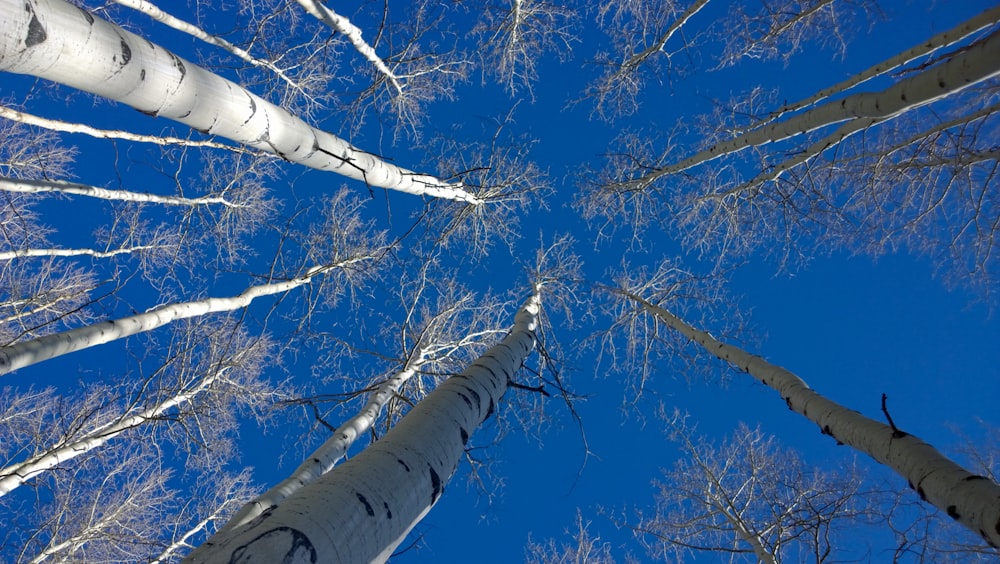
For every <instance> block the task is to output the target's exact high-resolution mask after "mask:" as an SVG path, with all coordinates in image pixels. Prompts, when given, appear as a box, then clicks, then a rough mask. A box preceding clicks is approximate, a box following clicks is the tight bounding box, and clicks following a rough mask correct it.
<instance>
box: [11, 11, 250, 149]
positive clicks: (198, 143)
mask: <svg viewBox="0 0 1000 564" xmlns="http://www.w3.org/2000/svg"><path fill="white" fill-rule="evenodd" d="M0 15H2V14H0ZM0 117H3V118H7V119H9V120H11V121H16V122H19V123H23V124H25V125H34V126H36V127H43V128H45V129H50V130H52V131H62V132H63V133H80V134H82V135H89V136H91V137H93V138H95V139H122V140H124V141H134V142H136V143H151V144H153V145H161V146H169V145H181V146H184V147H208V148H212V149H223V150H226V151H233V152H236V153H244V152H250V151H249V150H248V149H244V148H243V147H238V146H236V145H226V144H225V143H219V142H218V141H208V140H205V139H202V140H198V139H181V138H180V137H164V136H161V135H142V134H139V133H132V132H129V131H121V130H117V129H98V128H96V127H90V126H89V125H83V124H82V123H70V122H66V121H59V120H57V119H48V118H43V117H40V116H36V115H33V114H29V113H27V112H21V111H18V110H14V109H11V108H8V107H6V106H0Z"/></svg>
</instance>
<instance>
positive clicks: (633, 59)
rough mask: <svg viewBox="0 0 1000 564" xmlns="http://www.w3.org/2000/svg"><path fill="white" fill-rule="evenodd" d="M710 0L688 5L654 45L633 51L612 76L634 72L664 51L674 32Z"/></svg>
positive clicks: (700, 0)
mask: <svg viewBox="0 0 1000 564" xmlns="http://www.w3.org/2000/svg"><path fill="white" fill-rule="evenodd" d="M708 1H709V0H697V1H696V2H695V3H694V4H692V5H691V6H690V7H688V9H687V10H685V11H684V13H683V14H681V15H680V17H679V18H677V21H675V22H674V23H672V24H670V27H668V28H667V31H665V32H664V33H663V35H661V36H660V37H659V38H658V39H657V40H656V41H654V42H653V44H652V45H650V46H649V47H647V48H645V49H643V50H642V51H640V52H638V53H633V54H632V56H630V57H629V58H628V59H626V60H625V61H623V62H622V64H621V66H620V67H619V70H618V72H616V73H615V74H613V75H612V76H611V78H612V79H614V77H619V76H622V75H623V74H626V73H629V72H632V71H633V70H635V69H636V68H637V67H638V66H639V65H641V64H642V63H643V62H644V61H645V60H646V59H648V58H650V57H652V56H653V55H655V54H656V53H659V52H662V51H663V49H664V48H665V47H666V46H667V41H670V38H671V37H673V36H674V34H675V33H677V31H678V30H679V29H681V28H682V27H684V24H686V23H687V22H688V20H690V19H691V18H693V17H694V16H695V14H697V13H698V12H700V11H701V9H702V8H704V7H705V5H706V4H708Z"/></svg>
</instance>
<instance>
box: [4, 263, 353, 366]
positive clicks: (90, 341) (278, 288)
mask: <svg viewBox="0 0 1000 564" xmlns="http://www.w3.org/2000/svg"><path fill="white" fill-rule="evenodd" d="M361 260H365V259H364V258H353V259H348V260H345V261H341V262H339V263H336V264H334V265H325V266H317V267H313V268H311V269H309V271H307V272H306V273H305V274H304V275H302V276H300V277H298V278H295V279H294V280H289V281H287V282H275V283H272V284H261V285H259V286H251V287H249V288H247V289H246V290H244V291H243V292H242V293H240V294H239V295H237V296H231V297H228V298H205V299H203V300H197V301H193V302H181V303H175V304H168V305H164V306H160V307H157V308H153V309H151V310H149V311H147V312H145V313H140V314H136V315H131V316H128V317H123V318H121V319H113V320H110V321H104V322H101V323H97V324H95V325H88V326H86V327H79V328H77V329H71V330H69V331H64V332H61V333H55V334H52V335H45V336H44V337H38V338H37V339H32V340H30V341H23V342H20V343H17V344H14V345H10V346H6V347H0V375H3V374H7V373H9V372H13V371H14V370H17V369H19V368H24V367H25V366H31V365H32V364H37V363H39V362H42V361H45V360H49V359H50V358H54V357H57V356H62V355H64V354H69V353H71V352H76V351H79V350H83V349H86V348H90V347H94V346H97V345H103V344H104V343H110V342H111V341H114V340H116V339H122V338H124V337H128V336H131V335H135V334H137V333H143V332H146V331H152V330H153V329H156V328H158V327H162V326H164V325H166V324H168V323H171V322H173V321H177V320H178V319H188V318H191V317H198V316H200V315H205V314H208V313H216V312H220V311H233V310H236V309H239V308H242V307H246V306H248V305H250V302H252V301H253V300H254V299H256V298H259V297H261V296H270V295H273V294H279V293H281V292H287V291H289V290H292V289H294V288H298V287H299V286H302V285H304V284H308V283H309V282H310V281H311V280H312V278H313V277H314V276H316V275H318V274H320V273H321V272H326V271H327V270H329V269H331V268H340V267H344V266H347V265H349V264H352V263H354V262H358V261H361Z"/></svg>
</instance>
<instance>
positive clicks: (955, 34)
mask: <svg viewBox="0 0 1000 564" xmlns="http://www.w3.org/2000/svg"><path fill="white" fill-rule="evenodd" d="M998 21H1000V6H996V7H994V8H990V9H989V10H986V11H985V12H983V13H982V14H979V15H978V16H976V17H974V18H971V19H969V20H966V21H964V22H962V23H961V24H959V25H958V26H956V27H953V28H952V29H949V30H948V31H945V32H942V33H939V34H937V35H935V36H934V37H932V38H930V39H928V40H927V41H925V42H923V43H921V44H920V45H916V46H914V47H911V48H910V49H907V50H906V51H903V52H902V53H900V54H898V55H896V56H895V57H891V58H889V59H886V60H884V61H882V62H881V63H879V64H877V65H873V66H871V67H869V68H868V69H866V70H864V71H862V72H859V73H858V74H856V75H854V76H852V77H851V78H848V79H847V80H844V81H842V82H838V83H837V84H834V85H833V86H831V87H829V88H825V89H823V90H820V91H819V92H817V93H816V94H813V95H812V96H810V97H808V98H805V99H802V100H799V101H798V102H795V103H794V104H788V105H785V106H783V107H782V108H781V109H780V110H778V111H776V112H775V113H774V114H773V115H771V116H770V118H769V121H770V120H775V119H777V118H779V117H781V116H783V115H784V114H786V113H788V112H794V111H796V110H800V109H802V108H807V107H809V106H812V105H814V104H816V103H817V102H821V101H823V100H825V99H827V98H829V97H830V96H834V95H836V94H837V93H838V92H845V91H847V90H848V89H850V88H854V87H855V86H857V85H859V84H861V83H864V82H867V81H869V80H871V79H873V78H876V77H879V76H883V75H885V74H887V73H889V72H892V71H893V70H895V69H897V68H899V67H902V66H903V65H906V64H909V63H912V62H913V61H915V60H917V59H919V58H921V57H926V56H927V55H930V54H931V53H934V52H935V51H939V50H941V49H944V48H945V47H950V46H951V45H954V44H955V43H958V42H959V41H962V40H964V39H966V38H968V37H971V36H972V35H973V34H975V33H978V32H980V31H982V30H984V29H986V28H988V27H989V26H991V25H994V24H996V23H997V22H998Z"/></svg>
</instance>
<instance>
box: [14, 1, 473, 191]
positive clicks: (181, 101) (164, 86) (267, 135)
mask: <svg viewBox="0 0 1000 564" xmlns="http://www.w3.org/2000/svg"><path fill="white" fill-rule="evenodd" d="M0 29H3V30H4V33H3V34H0V70H3V71H8V72H15V73H20V74H28V75H32V76H37V77H40V78H45V79H47V80H52V81H55V82H59V83H62V84H65V85H67V86H71V87H73V88H77V89H80V90H85V91H87V92H91V93H93V94H97V95H99V96H104V97H107V98H110V99H112V100H117V101H119V102H122V103H125V104H128V105H130V106H132V107H133V108H135V109H137V110H139V111H141V112H143V113H146V114H150V115H153V116H162V117H166V118H169V119H173V120H176V121H179V122H181V123H183V124H185V125H188V126H190V127H192V128H194V129H197V130H198V131H202V132H205V133H208V134H211V135H219V136H222V137H225V138H227V139H231V140H233V141H235V142H237V143H241V144H243V145H248V146H251V147H254V148H257V149H260V150H263V151H267V152H270V153H274V154H276V155H278V156H280V157H281V158H283V159H285V160H288V161H291V162H294V163H298V164H302V165H305V166H308V167H312V168H316V169H320V170H329V171H333V172H336V173H338V174H342V175H344V176H347V177H349V178H354V179H356V180H361V181H363V182H365V183H366V184H368V185H370V186H378V187H381V188H388V189H392V190H400V191H403V192H409V193H411V194H422V195H428V196H434V197H439V198H448V199H452V200H459V201H464V202H468V203H471V204H478V203H480V200H479V199H477V198H476V197H475V196H473V195H472V194H470V193H468V192H466V191H465V190H463V189H462V187H461V186H459V185H454V184H449V183H447V182H444V181H443V180H440V179H438V178H435V177H433V176H428V175H425V174H417V173H415V172H412V171H409V170H406V169H403V168H400V167H398V166H396V165H393V164H390V163H388V162H386V161H384V160H382V159H380V158H378V157H376V156H375V155H373V154H371V153H367V152H365V151H362V150H360V149H357V148H356V147H353V146H352V145H351V144H350V143H348V142H347V141H344V140H343V139H340V138H339V137H337V136H335V135H333V134H331V133H328V132H326V131H322V130H319V129H316V128H314V127H311V126H309V125H308V124H306V123H305V122H304V121H302V120H301V119H299V118H297V117H295V116H293V115H292V114H291V113H289V112H288V111H286V110H284V109H283V108H281V107H279V106H276V105H274V104H272V103H270V102H268V101H266V100H264V99H263V98H261V97H260V96H257V95H256V94H253V93H252V92H250V91H249V90H247V89H245V88H243V87H241V86H239V85H237V84H234V83H233V82H230V81H228V80H226V79H224V78H222V77H220V76H218V75H215V74H213V73H211V72H209V71H207V70H205V69H203V68H201V67H199V66H197V65H194V64H192V63H190V62H188V61H185V60H184V59H181V58H180V57H178V56H177V55H174V54H173V53H171V52H170V51H167V50H166V49H164V48H162V47H160V46H157V45H154V44H153V43H151V42H149V41H147V40H145V39H143V38H141V37H139V36H137V35H135V34H132V33H129V32H127V31H125V30H124V29H122V28H120V27H118V26H117V25H115V24H112V23H109V22H106V21H104V20H101V19H99V18H97V17H96V16H94V15H92V14H90V13H87V12H85V11H83V10H81V9H79V8H77V7H75V6H73V5H72V4H69V3H68V2H65V1H64V0H26V1H19V0H0Z"/></svg>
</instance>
